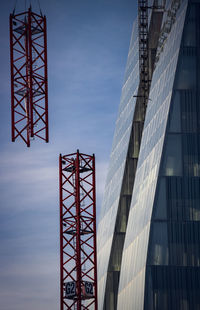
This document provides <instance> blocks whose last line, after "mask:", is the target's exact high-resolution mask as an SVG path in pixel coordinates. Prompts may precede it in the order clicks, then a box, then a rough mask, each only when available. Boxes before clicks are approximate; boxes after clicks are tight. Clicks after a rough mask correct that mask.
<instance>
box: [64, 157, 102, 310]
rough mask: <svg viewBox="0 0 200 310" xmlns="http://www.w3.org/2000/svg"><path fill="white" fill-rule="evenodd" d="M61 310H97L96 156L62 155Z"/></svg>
mask: <svg viewBox="0 0 200 310" xmlns="http://www.w3.org/2000/svg"><path fill="white" fill-rule="evenodd" d="M59 166H60V168H59V170H60V310H65V309H77V310H81V309H88V310H89V309H94V310H97V262H96V261H97V259H96V194H95V156H94V155H92V156H90V155H86V154H82V153H79V151H77V153H74V154H69V155H64V156H62V155H60V159H59Z"/></svg>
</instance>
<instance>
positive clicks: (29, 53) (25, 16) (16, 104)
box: [10, 8, 49, 146]
mask: <svg viewBox="0 0 200 310" xmlns="http://www.w3.org/2000/svg"><path fill="white" fill-rule="evenodd" d="M10 63H11V121H12V141H13V142H14V141H15V140H16V139H17V138H18V137H20V138H21V139H22V140H23V141H24V142H25V143H26V145H27V146H30V138H33V139H34V138H36V137H37V138H39V139H42V140H44V141H46V142H48V141H49V137H48V85H47V83H48V80H47V39H46V17H45V16H43V15H42V14H41V15H39V14H36V13H34V12H32V10H31V8H29V10H28V11H26V12H23V13H20V14H14V13H13V14H11V15H10Z"/></svg>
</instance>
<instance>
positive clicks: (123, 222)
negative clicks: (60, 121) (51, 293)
mask: <svg viewBox="0 0 200 310" xmlns="http://www.w3.org/2000/svg"><path fill="white" fill-rule="evenodd" d="M149 2H152V3H151V4H150V6H151V5H152V4H153V8H152V9H151V10H150V12H149V15H150V17H149V48H150V68H149V71H150V75H151V87H150V93H149V100H148V105H147V109H146V113H145V111H144V109H143V108H142V104H141V98H140V96H139V95H138V94H140V87H141V81H140V76H139V55H138V29H137V27H138V26H137V21H136V22H135V23H134V25H133V32H132V38H131V43H130V49H129V54H128V61H127V66H126V71H125V80H124V85H123V88H122V96H121V102H120V106H119V112H118V118H117V122H116V129H115V134H114V141H113V146H112V152H111V158H110V166H109V171H108V176H107V181H106V188H105V193H104V199H103V205H102V210H101V218H100V222H99V226H98V278H99V280H98V289H99V296H98V300H99V310H116V309H117V310H122V309H124V310H132V309H133V310H160V309H162V310H173V309H176V310H200V99H199V98H200V0H182V1H181V0H166V1H154V3H153V1H149ZM161 3H162V4H164V10H162V9H158V7H160V5H161Z"/></svg>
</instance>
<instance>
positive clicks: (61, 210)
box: [59, 154, 64, 310]
mask: <svg viewBox="0 0 200 310" xmlns="http://www.w3.org/2000/svg"><path fill="white" fill-rule="evenodd" d="M59 191H60V195H59V197H60V310H63V290H64V288H63V282H64V281H63V195H62V155H61V154H60V156H59Z"/></svg>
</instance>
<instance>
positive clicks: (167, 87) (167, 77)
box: [118, 1, 187, 309]
mask: <svg viewBox="0 0 200 310" xmlns="http://www.w3.org/2000/svg"><path fill="white" fill-rule="evenodd" d="M186 4H187V1H184V2H183V4H182V6H181V8H180V9H179V11H178V13H177V20H176V22H175V24H174V25H173V27H172V31H171V33H170V34H169V36H168V39H167V42H166V44H165V47H164V50H163V52H162V54H161V55H160V60H159V62H158V63H157V66H156V69H155V72H154V74H153V79H152V85H151V91H150V96H149V98H150V100H149V103H148V108H147V115H146V119H145V124H144V131H143V137H142V143H141V149H140V156H139V161H138V168H137V172H136V179H135V185H134V190H133V196H132V202H131V209H130V213H129V220H128V227H127V233H126V238H125V245H124V252H123V257H122V268H121V277H120V286H119V296H118V309H122V308H123V305H124V304H126V309H133V308H134V309H143V300H144V280H145V265H146V254H147V246H148V238H149V228H150V219H151V213H152V207H153V201H154V195H155V188H156V182H157V175H158V169H159V165H160V159H161V154H162V148H163V141H164V136H165V130H166V123H167V117H168V111H169V105H170V101H171V95H172V87H173V82H174V76H175V69H176V66H177V59H178V53H179V47H180V41H181V34H182V29H183V23H184V16H185V11H186Z"/></svg>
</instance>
